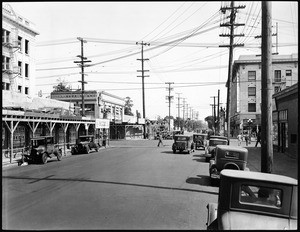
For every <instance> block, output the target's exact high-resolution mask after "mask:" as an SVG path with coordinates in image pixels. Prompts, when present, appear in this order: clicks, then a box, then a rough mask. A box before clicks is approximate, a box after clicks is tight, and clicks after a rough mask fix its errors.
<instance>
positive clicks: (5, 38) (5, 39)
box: [2, 29, 10, 43]
mask: <svg viewBox="0 0 300 232" xmlns="http://www.w3.org/2000/svg"><path fill="white" fill-rule="evenodd" d="M9 35H10V32H9V31H7V30H4V29H2V43H9Z"/></svg>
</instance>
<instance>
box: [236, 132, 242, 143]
mask: <svg viewBox="0 0 300 232" xmlns="http://www.w3.org/2000/svg"><path fill="white" fill-rule="evenodd" d="M237 139H238V145H239V146H241V143H242V140H243V136H242V134H241V133H239V134H238V136H237Z"/></svg>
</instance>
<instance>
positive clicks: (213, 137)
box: [210, 135, 228, 139]
mask: <svg viewBox="0 0 300 232" xmlns="http://www.w3.org/2000/svg"><path fill="white" fill-rule="evenodd" d="M210 138H212V139H215V138H216V139H217V138H220V139H228V137H226V136H222V135H211V136H210Z"/></svg>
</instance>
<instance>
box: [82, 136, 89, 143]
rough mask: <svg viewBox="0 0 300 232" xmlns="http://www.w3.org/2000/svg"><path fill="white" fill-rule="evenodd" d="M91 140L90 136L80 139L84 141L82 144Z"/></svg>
mask: <svg viewBox="0 0 300 232" xmlns="http://www.w3.org/2000/svg"><path fill="white" fill-rule="evenodd" d="M90 140H91V137H89V136H82V137H80V141H82V142H85V141H90Z"/></svg>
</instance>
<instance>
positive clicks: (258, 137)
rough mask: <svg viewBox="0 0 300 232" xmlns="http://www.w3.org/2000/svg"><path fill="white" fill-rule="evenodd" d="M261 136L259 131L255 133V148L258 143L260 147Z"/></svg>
mask: <svg viewBox="0 0 300 232" xmlns="http://www.w3.org/2000/svg"><path fill="white" fill-rule="evenodd" d="M260 140H261V135H260V131H258V132H257V135H256V144H255V147H257V144H258V143H259V144H260V146H261V142H260Z"/></svg>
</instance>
